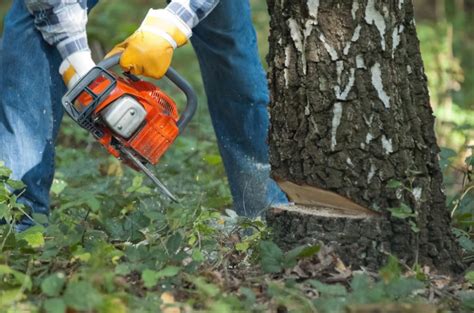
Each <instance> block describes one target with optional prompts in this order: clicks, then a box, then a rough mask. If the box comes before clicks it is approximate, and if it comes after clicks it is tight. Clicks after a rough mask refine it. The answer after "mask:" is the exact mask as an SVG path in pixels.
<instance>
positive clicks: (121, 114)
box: [100, 95, 146, 138]
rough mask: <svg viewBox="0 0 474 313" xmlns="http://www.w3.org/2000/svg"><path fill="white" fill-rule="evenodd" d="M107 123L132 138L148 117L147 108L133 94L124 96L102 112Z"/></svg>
mask: <svg viewBox="0 0 474 313" xmlns="http://www.w3.org/2000/svg"><path fill="white" fill-rule="evenodd" d="M100 113H101V115H102V118H103V119H104V122H105V124H107V125H108V126H109V127H110V129H112V131H113V132H114V133H116V134H118V135H120V136H122V137H123V138H130V137H131V136H132V135H133V133H135V131H136V130H137V129H138V128H139V127H140V125H141V124H142V123H143V121H144V120H145V117H146V110H145V109H144V108H143V106H142V105H141V104H140V103H138V101H137V100H136V99H135V98H133V97H131V96H128V95H126V96H123V97H121V98H120V99H117V100H115V101H114V102H113V103H111V104H110V105H108V106H107V107H106V108H105V109H103V110H102V111H101V112H100Z"/></svg>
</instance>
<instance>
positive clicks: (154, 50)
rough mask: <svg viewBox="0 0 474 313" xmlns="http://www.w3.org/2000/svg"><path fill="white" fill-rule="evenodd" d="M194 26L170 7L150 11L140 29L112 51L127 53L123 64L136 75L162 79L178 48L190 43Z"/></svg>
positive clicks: (122, 57)
mask: <svg viewBox="0 0 474 313" xmlns="http://www.w3.org/2000/svg"><path fill="white" fill-rule="evenodd" d="M189 37H191V29H190V28H189V26H188V25H187V24H186V23H184V22H183V21H182V20H181V19H180V18H179V17H178V16H176V15H175V14H173V13H171V12H169V11H167V10H153V9H150V11H148V14H147V16H146V17H145V20H144V21H143V23H142V24H141V26H140V27H139V28H138V30H137V31H136V32H135V33H134V34H132V35H131V36H130V37H128V38H127V39H126V40H125V41H124V42H122V43H120V44H119V45H117V46H116V47H115V48H114V49H112V51H110V52H109V54H108V55H107V57H110V56H112V55H115V54H117V53H120V52H123V54H122V56H121V58H120V66H121V67H122V68H123V70H125V71H129V72H131V73H132V74H135V75H144V76H147V77H151V78H156V79H160V78H161V77H163V75H165V73H166V71H167V70H168V68H169V66H170V64H171V59H172V57H173V52H174V49H176V48H177V47H180V46H182V45H184V44H186V43H187V42H188V39H189Z"/></svg>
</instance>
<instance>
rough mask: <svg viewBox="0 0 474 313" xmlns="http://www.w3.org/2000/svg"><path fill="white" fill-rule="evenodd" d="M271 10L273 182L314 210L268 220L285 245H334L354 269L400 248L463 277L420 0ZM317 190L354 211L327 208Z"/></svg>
mask: <svg viewBox="0 0 474 313" xmlns="http://www.w3.org/2000/svg"><path fill="white" fill-rule="evenodd" d="M268 4H269V11H270V15H271V33H270V53H269V57H268V62H269V64H270V74H269V79H270V89H271V94H272V102H271V107H270V113H271V120H272V123H271V130H270V136H269V141H270V150H271V164H272V169H273V175H274V176H275V177H276V178H277V179H278V180H279V181H280V183H281V185H282V186H283V187H284V189H286V191H288V192H289V194H290V197H291V198H292V199H293V200H297V202H299V203H303V204H305V205H303V206H297V208H296V209H295V206H291V207H286V208H283V210H274V211H273V212H272V213H271V214H270V215H269V221H270V223H271V224H272V225H273V226H274V228H275V234H276V236H277V237H278V238H279V241H280V242H281V243H282V244H285V245H289V246H291V245H294V244H295V243H298V244H299V243H301V242H313V241H317V240H323V241H324V242H326V243H333V244H334V246H335V247H336V250H337V251H338V252H339V253H340V255H341V257H342V258H343V260H344V261H345V262H347V263H350V264H354V265H368V266H372V267H377V266H379V265H381V264H382V263H383V262H384V261H385V258H386V255H387V253H393V254H395V255H397V256H398V257H400V258H401V259H403V260H405V261H406V262H408V263H409V264H411V263H413V262H418V261H419V262H421V263H423V264H428V265H432V266H436V267H437V268H439V269H441V270H445V271H456V270H459V269H460V268H461V267H462V266H461V264H460V262H459V260H460V251H459V249H458V247H457V244H456V242H455V239H454V236H453V235H452V233H451V228H450V217H449V213H448V210H447V208H446V204H445V200H446V198H445V195H444V193H443V191H442V174H441V171H440V167H439V165H438V153H439V148H438V146H437V143H436V138H435V134H434V129H433V126H434V117H433V115H432V109H431V106H430V102H429V95H428V89H427V79H426V76H425V73H424V68H423V62H422V59H421V54H420V49H419V42H418V39H417V33H416V27H415V21H414V13H413V4H412V1H409V0H398V1H395V0H392V1H389V0H385V1H375V0H340V1H321V2H320V1H317V0H309V1H274V0H268ZM291 183H296V184H298V185H299V186H303V187H298V186H296V185H292V184H291ZM307 186H313V187H317V188H319V189H322V190H327V191H332V192H334V193H337V194H338V195H341V196H344V197H346V198H348V199H351V200H352V201H354V202H355V204H353V207H354V210H350V211H347V210H342V211H341V210H327V209H325V210H323V211H321V210H320V209H317V208H316V207H314V205H313V206H312V204H315V201H317V200H318V199H312V198H311V197H312V196H311V194H314V192H311V188H309V187H307ZM314 190H316V189H313V191H314ZM308 191H309V192H308ZM326 196H327V195H326ZM356 204H357V205H359V206H362V207H364V208H368V209H370V211H368V210H367V209H362V208H360V207H359V208H358V207H357V206H356ZM343 206H344V205H343ZM345 207H348V206H347V205H345ZM302 209H303V210H302Z"/></svg>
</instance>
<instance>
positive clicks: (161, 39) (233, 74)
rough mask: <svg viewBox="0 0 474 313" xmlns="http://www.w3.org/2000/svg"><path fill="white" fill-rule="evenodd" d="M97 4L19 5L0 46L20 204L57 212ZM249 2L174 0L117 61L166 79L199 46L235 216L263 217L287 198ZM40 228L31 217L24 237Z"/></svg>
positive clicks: (33, 0) (0, 132) (2, 103)
mask: <svg viewBox="0 0 474 313" xmlns="http://www.w3.org/2000/svg"><path fill="white" fill-rule="evenodd" d="M97 2H98V0H89V1H86V0H77V1H70V0H68V1H66V0H14V2H13V4H12V7H11V8H10V10H9V12H8V14H7V16H6V18H5V22H4V33H3V38H2V43H1V47H0V55H1V58H0V75H1V76H0V95H1V97H0V142H1V149H0V160H3V161H4V162H5V163H6V165H7V166H8V167H10V168H11V169H12V171H13V178H15V179H21V180H22V181H23V182H24V183H25V184H26V186H27V188H26V190H25V191H24V192H23V193H22V194H21V196H20V198H19V201H20V202H21V203H23V204H25V205H26V206H28V207H29V208H31V210H32V211H33V212H34V213H37V214H45V215H48V213H49V190H50V187H51V184H52V180H53V175H54V142H55V139H56V136H57V135H58V130H59V126H60V122H61V119H62V115H63V109H62V105H61V97H62V95H63V94H64V93H65V92H66V86H67V87H71V86H72V85H73V84H74V83H75V82H77V81H78V80H79V79H80V77H81V76H82V75H84V74H86V73H87V72H88V71H89V70H90V69H91V68H92V67H93V66H94V65H95V63H94V61H93V60H92V58H91V52H90V49H89V47H88V42H87V35H86V24H87V12H88V10H90V9H91V8H93V7H94V6H95V5H96V4H97ZM250 9H251V8H250V3H249V1H248V0H238V1H236V0H220V1H218V0H187V1H186V0H174V1H171V2H169V3H168V5H167V6H166V7H165V8H164V9H157V10H155V9H150V10H149V12H148V14H147V15H146V17H145V19H144V21H143V22H142V24H141V26H140V27H139V28H138V30H137V31H136V32H135V33H133V34H132V35H131V36H130V37H129V38H127V39H126V40H125V41H124V42H122V43H120V44H118V45H117V46H116V47H115V48H114V49H113V50H112V51H111V53H110V54H109V55H112V54H115V53H119V52H121V53H123V54H122V56H121V60H120V65H121V66H122V68H123V69H124V70H126V71H130V72H132V73H134V74H136V75H144V76H148V77H153V78H160V77H162V76H163V75H164V74H165V73H166V71H167V69H168V67H169V66H170V63H171V59H172V56H173V52H174V50H175V49H176V48H177V47H180V46H182V45H185V44H186V43H187V42H188V41H191V43H192V45H193V47H194V49H195V52H196V54H197V57H198V60H199V64H200V67H201V74H202V79H203V82H204V87H205V91H206V95H207V97H208V105H209V111H210V115H211V119H212V123H213V127H214V130H215V133H216V136H217V142H218V147H219V151H220V153H221V155H222V159H223V163H224V167H225V170H226V174H227V177H228V181H229V185H230V189H231V193H232V197H233V203H234V209H235V210H236V212H237V213H238V214H240V215H245V216H250V217H255V216H257V215H259V214H261V213H262V211H263V210H264V209H265V208H267V207H268V206H269V205H271V204H275V203H285V202H286V201H287V199H286V197H285V195H284V194H283V193H282V192H281V190H280V189H279V188H278V186H277V184H276V183H275V182H274V181H273V180H271V179H270V178H269V171H270V166H269V162H268V147H267V144H266V139H267V130H268V125H269V115H268V111H267V105H268V103H269V95H268V87H267V82H266V77H265V73H264V70H263V67H262V64H261V62H260V59H259V55H258V48H257V41H256V33H255V30H254V28H253V26H252V22H251V12H250ZM32 224H34V221H32V220H30V219H29V218H28V217H24V218H23V220H22V221H21V223H20V224H19V225H18V229H19V230H20V231H21V230H22V229H26V228H28V227H29V226H31V225H32Z"/></svg>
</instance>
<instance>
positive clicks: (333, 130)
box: [331, 102, 342, 151]
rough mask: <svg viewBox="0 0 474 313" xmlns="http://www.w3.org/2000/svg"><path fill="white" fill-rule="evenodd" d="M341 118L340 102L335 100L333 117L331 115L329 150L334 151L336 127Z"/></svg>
mask: <svg viewBox="0 0 474 313" xmlns="http://www.w3.org/2000/svg"><path fill="white" fill-rule="evenodd" d="M341 118H342V103H341V102H336V103H334V108H333V117H332V123H331V124H332V128H331V150H333V151H334V149H335V148H336V145H337V140H336V133H337V128H338V127H339V125H340V124H341Z"/></svg>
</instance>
